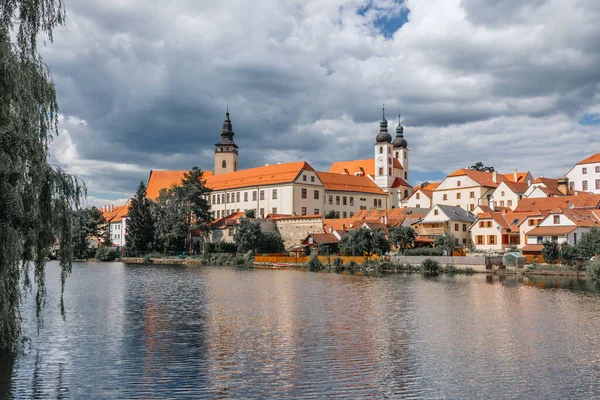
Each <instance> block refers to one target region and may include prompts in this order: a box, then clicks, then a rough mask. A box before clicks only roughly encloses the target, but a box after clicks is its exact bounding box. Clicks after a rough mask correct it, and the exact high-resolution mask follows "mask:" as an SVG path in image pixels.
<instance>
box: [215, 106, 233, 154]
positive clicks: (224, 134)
mask: <svg viewBox="0 0 600 400" xmlns="http://www.w3.org/2000/svg"><path fill="white" fill-rule="evenodd" d="M234 135H235V133H233V128H232V126H231V120H230V119H229V107H227V112H226V113H225V120H224V121H223V127H222V128H221V141H220V142H219V143H217V144H216V145H215V146H229V147H234V148H237V146H236V144H235V142H234V141H233V136H234Z"/></svg>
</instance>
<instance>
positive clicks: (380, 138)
mask: <svg viewBox="0 0 600 400" xmlns="http://www.w3.org/2000/svg"><path fill="white" fill-rule="evenodd" d="M375 141H376V142H377V143H385V142H387V143H390V142H391V141H392V135H390V134H389V132H388V122H387V119H385V104H384V105H383V108H382V115H381V121H379V133H378V134H377V136H376V137H375Z"/></svg>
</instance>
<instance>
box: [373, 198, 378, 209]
mask: <svg viewBox="0 0 600 400" xmlns="http://www.w3.org/2000/svg"><path fill="white" fill-rule="evenodd" d="M373 207H377V199H373Z"/></svg>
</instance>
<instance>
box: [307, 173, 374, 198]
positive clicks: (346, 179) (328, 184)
mask: <svg viewBox="0 0 600 400" xmlns="http://www.w3.org/2000/svg"><path fill="white" fill-rule="evenodd" d="M317 176H318V177H319V179H320V180H321V182H322V183H323V186H325V190H334V191H344V192H359V193H372V194H383V195H385V192H384V191H383V190H381V188H380V187H379V186H377V185H376V184H375V182H373V181H372V180H371V179H370V178H367V177H366V176H354V175H343V174H336V173H331V172H317Z"/></svg>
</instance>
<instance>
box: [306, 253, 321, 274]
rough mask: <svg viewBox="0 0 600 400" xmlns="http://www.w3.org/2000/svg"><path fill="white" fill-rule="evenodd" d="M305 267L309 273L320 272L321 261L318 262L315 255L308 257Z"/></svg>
mask: <svg viewBox="0 0 600 400" xmlns="http://www.w3.org/2000/svg"><path fill="white" fill-rule="evenodd" d="M307 266H308V269H309V270H311V271H320V270H322V269H323V263H322V262H321V260H319V257H318V256H317V255H316V254H313V255H312V256H310V260H309V261H308V264H307Z"/></svg>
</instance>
